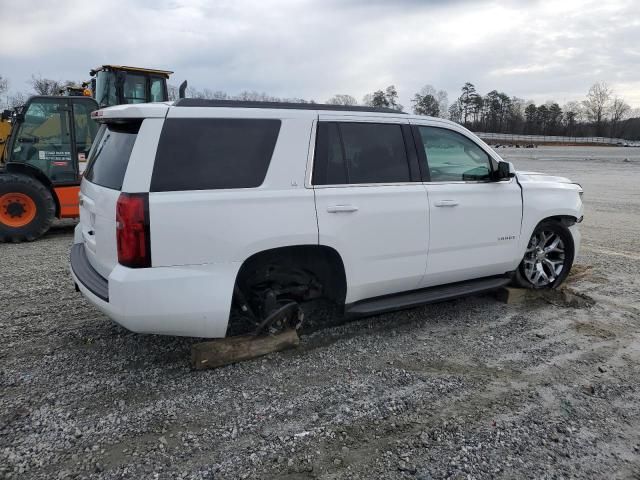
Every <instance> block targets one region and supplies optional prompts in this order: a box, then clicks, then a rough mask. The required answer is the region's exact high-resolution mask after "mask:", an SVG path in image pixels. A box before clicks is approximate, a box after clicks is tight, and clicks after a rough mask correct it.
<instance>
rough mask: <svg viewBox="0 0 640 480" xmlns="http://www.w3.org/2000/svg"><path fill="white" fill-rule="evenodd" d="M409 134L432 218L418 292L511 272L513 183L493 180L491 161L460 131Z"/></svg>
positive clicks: (516, 214)
mask: <svg viewBox="0 0 640 480" xmlns="http://www.w3.org/2000/svg"><path fill="white" fill-rule="evenodd" d="M414 132H415V134H416V137H417V138H418V139H419V140H420V142H421V143H422V147H423V149H422V150H421V151H420V152H419V153H420V156H421V157H422V162H424V163H423V172H424V173H425V177H426V178H425V180H426V181H425V186H426V189H427V193H428V195H429V212H430V219H431V222H430V243H429V253H428V257H427V269H426V273H425V276H424V279H423V280H422V282H421V287H428V286H432V285H440V284H446V283H452V282H458V281H463V280H470V279H473V278H480V277H485V276H491V275H501V274H503V273H506V272H508V271H511V270H514V269H515V268H516V266H517V264H518V260H519V259H518V240H519V238H520V224H521V219H522V197H521V193H520V186H519V185H518V183H517V182H516V180H515V179H514V178H510V179H509V180H503V181H493V180H492V171H493V170H494V168H495V165H496V161H495V160H492V158H491V157H490V156H489V154H488V153H487V152H486V151H485V150H484V149H483V148H482V147H481V146H480V145H478V144H477V143H475V142H474V141H473V140H472V139H471V138H469V137H467V136H466V135H464V134H462V133H461V132H457V131H454V130H452V129H448V128H442V127H435V126H422V125H420V126H416V127H414ZM420 142H419V143H420Z"/></svg>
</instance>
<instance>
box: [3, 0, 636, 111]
mask: <svg viewBox="0 0 640 480" xmlns="http://www.w3.org/2000/svg"><path fill="white" fill-rule="evenodd" d="M0 32H2V38H3V40H2V42H0V75H2V76H3V77H6V78H8V79H9V81H10V88H11V89H12V90H13V91H17V90H23V91H28V90H29V87H28V84H27V80H28V79H29V78H30V76H31V74H32V73H35V74H39V75H42V76H43V77H48V78H53V79H57V80H66V79H73V80H78V79H88V78H89V75H88V73H89V69H90V68H92V67H95V66H98V65H101V64H103V63H113V64H124V65H136V66H142V67H153V68H161V69H168V70H173V71H175V74H174V76H173V77H172V80H171V81H170V82H171V83H173V84H176V85H177V84H179V83H180V82H181V81H182V80H183V79H187V80H188V81H189V84H190V85H192V86H194V87H196V88H198V89H203V88H209V89H211V90H224V91H226V92H228V93H232V94H234V93H238V92H240V91H242V90H257V91H260V92H266V93H269V94H271V95H275V96H281V97H302V98H307V99H314V100H316V101H325V100H326V99H327V98H329V97H330V96H332V95H333V94H336V93H348V94H351V95H353V96H355V97H356V98H357V99H358V100H359V101H360V100H361V99H362V96H363V95H364V94H366V93H368V92H372V91H374V90H377V89H384V88H385V87H386V86H387V85H390V84H394V85H396V87H397V89H398V91H399V93H400V100H401V103H403V104H404V105H405V107H410V98H411V97H412V96H413V94H414V93H415V92H416V91H418V90H419V89H420V88H421V87H422V86H423V85H424V84H432V85H434V86H435V87H436V88H438V89H444V90H446V91H447V92H448V93H449V99H450V100H452V99H454V98H455V97H457V96H458V94H459V89H460V86H461V85H462V84H463V83H464V82H466V81H470V82H472V83H474V84H475V85H476V87H477V89H478V91H479V92H480V93H482V94H485V93H486V92H488V91H490V90H492V89H497V90H499V91H504V92H506V93H507V94H509V95H516V96H518V97H521V98H525V99H531V100H534V101H536V102H544V101H546V100H551V99H553V100H556V101H558V102H559V103H560V104H563V103H565V102H566V101H568V100H580V99H582V98H583V97H584V95H585V94H586V92H587V90H588V89H589V86H590V85H591V84H592V83H594V82H595V81H598V80H603V81H606V82H607V83H608V84H609V85H610V86H611V87H613V88H614V90H615V91H616V93H618V94H619V95H622V96H623V97H625V99H626V100H627V101H628V102H629V103H630V104H631V105H632V106H633V107H640V68H639V67H640V4H638V2H637V1H636V0H628V1H623V0H621V1H617V0H598V1H573V0H562V1H548V2H547V1H526V0H507V1H501V2H497V1H496V2H485V1H468V0H467V1H465V0H452V1H439V0H395V1H383V0H313V1H312V0H297V1H296V0H288V1H286V0H260V1H258V0H255V1H245V0H234V1H223V0H216V1H206V0H193V1H191V0H184V1H177V0H139V1H135V0H108V1H107V0H102V1H68V0H56V1H55V2H45V1H35V0H20V1H18V2H17V1H13V0H0ZM406 109H408V108H406Z"/></svg>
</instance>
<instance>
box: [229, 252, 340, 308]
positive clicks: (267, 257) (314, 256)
mask: <svg viewBox="0 0 640 480" xmlns="http://www.w3.org/2000/svg"><path fill="white" fill-rule="evenodd" d="M266 262H278V263H282V264H286V265H291V266H296V267H298V268H303V269H305V270H309V271H311V272H312V273H314V274H315V275H316V276H317V277H318V279H319V280H320V281H321V283H322V285H323V286H324V287H325V288H326V296H327V297H328V298H330V299H331V300H333V301H336V302H338V303H344V300H345V298H346V292H347V279H346V271H345V267H344V262H343V260H342V257H341V256H340V254H339V253H338V252H337V251H336V250H335V249H334V248H332V247H329V246H326V245H318V244H298V245H287V246H282V247H275V248H270V249H266V250H261V251H258V252H255V253H253V254H252V255H250V256H249V257H247V258H246V259H245V260H244V262H242V265H241V266H240V268H239V269H238V273H237V275H236V283H237V282H238V281H241V280H242V278H243V276H244V275H247V274H248V272H249V271H251V269H252V268H254V267H255V266H256V265H259V264H264V263H266Z"/></svg>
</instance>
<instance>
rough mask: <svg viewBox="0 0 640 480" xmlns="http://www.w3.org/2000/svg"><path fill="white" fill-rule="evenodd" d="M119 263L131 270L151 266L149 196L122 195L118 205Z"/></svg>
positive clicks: (142, 194)
mask: <svg viewBox="0 0 640 480" xmlns="http://www.w3.org/2000/svg"><path fill="white" fill-rule="evenodd" d="M116 237H117V241H118V263H120V265H124V266H125V267H130V268H145V267H150V266H151V248H150V247H151V238H150V236H149V194H147V193H121V194H120V197H118V203H117V205H116Z"/></svg>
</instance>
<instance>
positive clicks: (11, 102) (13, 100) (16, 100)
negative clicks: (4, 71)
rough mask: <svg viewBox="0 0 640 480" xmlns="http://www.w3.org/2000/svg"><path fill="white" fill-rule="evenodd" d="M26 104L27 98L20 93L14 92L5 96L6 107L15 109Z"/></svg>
mask: <svg viewBox="0 0 640 480" xmlns="http://www.w3.org/2000/svg"><path fill="white" fill-rule="evenodd" d="M25 103H27V96H26V95H25V94H24V93H22V92H16V93H14V94H13V95H7V107H8V108H15V107H19V106H21V105H24V104H25Z"/></svg>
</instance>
